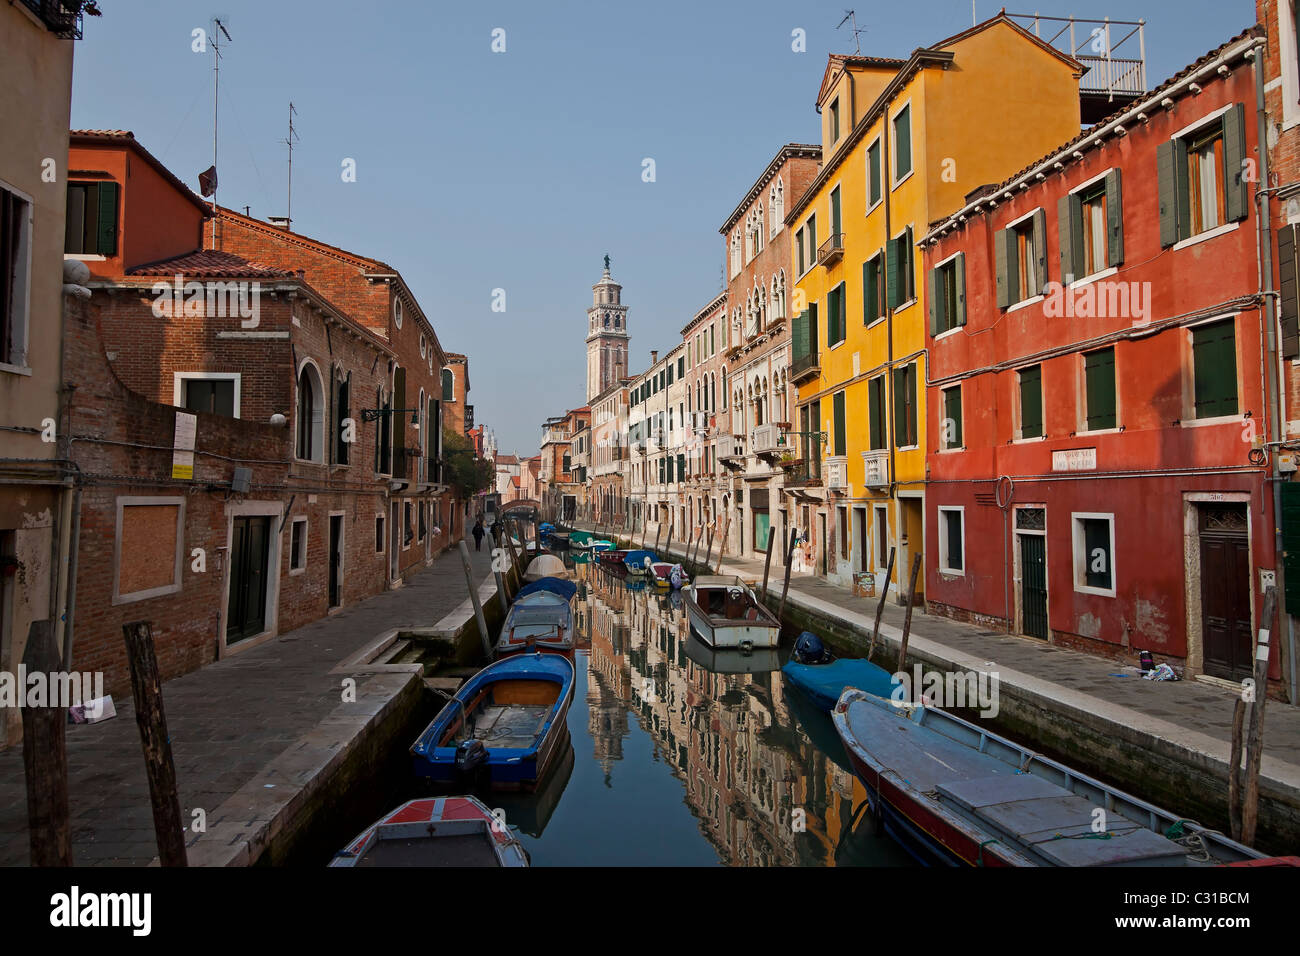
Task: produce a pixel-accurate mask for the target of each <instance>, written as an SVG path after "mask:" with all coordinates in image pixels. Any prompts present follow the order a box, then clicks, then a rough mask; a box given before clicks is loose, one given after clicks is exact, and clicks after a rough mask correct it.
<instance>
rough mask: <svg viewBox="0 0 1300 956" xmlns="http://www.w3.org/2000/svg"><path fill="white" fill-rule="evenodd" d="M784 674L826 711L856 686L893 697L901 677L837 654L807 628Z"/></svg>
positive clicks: (878, 694) (881, 668)
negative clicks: (834, 655) (845, 692)
mask: <svg viewBox="0 0 1300 956" xmlns="http://www.w3.org/2000/svg"><path fill="white" fill-rule="evenodd" d="M781 673H783V674H785V676H786V679H787V680H789V681H790V683H791V684H793V685H794V686H795V687H797V688H799V690H801V691H803V692H804V693H805V694H806V695H807V696H808V698H809V699H810V700H811V701H812V702H813V703H814V704H816V705H817V706H818V707H819V708H820V709H821V710H822V711H824V712H825V713H828V714H829V713H830V712H831V711H832V710H834V709H835V704H836V702H837V701H838V700H839V699H840V695H842V694H843V693H844V689H845V688H846V687H856V688H858V689H859V690H864V691H866V692H867V693H868V694H871V695H873V696H875V697H884V698H885V699H889V698H890V696H891V695H892V694H893V693H894V688H895V687H898V686H899V681H898V678H896V677H895V676H894V675H893V674H891V673H889V671H887V670H885V669H884V668H883V667H879V666H877V665H875V664H873V663H871V661H868V660H861V659H855V658H839V659H836V658H835V657H833V656H832V655H831V654H830V652H829V651H827V650H826V649H825V648H824V647H823V646H822V642H821V639H820V638H818V637H817V635H815V634H813V633H811V632H810V631H804V632H803V633H802V634H800V635H799V639H798V640H797V641H795V645H794V651H793V652H792V653H791V655H790V660H788V661H787V662H786V665H785V666H784V667H782V668H781Z"/></svg>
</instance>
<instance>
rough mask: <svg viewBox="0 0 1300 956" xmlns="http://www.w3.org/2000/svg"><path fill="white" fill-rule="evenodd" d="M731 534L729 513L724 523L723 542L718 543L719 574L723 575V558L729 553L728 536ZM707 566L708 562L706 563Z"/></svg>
mask: <svg viewBox="0 0 1300 956" xmlns="http://www.w3.org/2000/svg"><path fill="white" fill-rule="evenodd" d="M729 534H731V512H727V520H726V521H724V522H722V540H720V541H719V542H718V573H719V574H721V573H722V556H723V555H724V554H726V553H727V535H729ZM705 563H706V564H707V563H708V562H705Z"/></svg>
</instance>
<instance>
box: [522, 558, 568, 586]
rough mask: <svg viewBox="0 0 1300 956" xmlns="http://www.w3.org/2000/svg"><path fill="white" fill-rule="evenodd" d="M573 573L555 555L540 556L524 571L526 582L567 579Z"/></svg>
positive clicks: (529, 563) (530, 562)
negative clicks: (544, 579)
mask: <svg viewBox="0 0 1300 956" xmlns="http://www.w3.org/2000/svg"><path fill="white" fill-rule="evenodd" d="M570 573H571V572H569V570H568V569H566V568H565V567H564V562H563V561H561V560H560V559H559V558H557V557H556V556H555V555H553V554H539V555H538V556H537V557H535V558H533V560H531V561H529V562H528V570H526V571H524V580H525V581H540V580H541V579H542V578H567V577H568V576H569V574H570Z"/></svg>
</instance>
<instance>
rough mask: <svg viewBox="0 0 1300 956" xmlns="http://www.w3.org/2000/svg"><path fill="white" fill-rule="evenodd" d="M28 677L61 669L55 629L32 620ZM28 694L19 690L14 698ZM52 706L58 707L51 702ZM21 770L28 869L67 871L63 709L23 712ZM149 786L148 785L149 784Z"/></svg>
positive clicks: (69, 862)
mask: <svg viewBox="0 0 1300 956" xmlns="http://www.w3.org/2000/svg"><path fill="white" fill-rule="evenodd" d="M22 663H23V667H24V668H25V669H26V671H27V673H28V674H29V675H30V674H36V673H41V674H45V675H46V677H47V682H48V684H49V685H50V686H51V687H54V686H57V684H56V682H54V681H52V680H49V678H50V676H51V675H53V674H54V673H55V672H56V671H58V670H60V669H61V665H60V658H59V651H58V648H57V647H56V646H55V642H54V629H53V628H52V627H51V626H50V622H49V621H32V623H31V625H30V626H29V627H28V628H27V647H26V648H25V649H24V650H23V661H22ZM25 691H26V688H25V687H19V688H18V693H20V694H22V693H24V692H25ZM53 703H58V702H57V701H53ZM22 719H23V769H24V770H25V771H26V776H27V836H28V845H29V847H30V851H31V859H30V863H29V865H30V866H71V865H72V831H71V825H70V823H69V818H68V751H67V747H66V741H65V733H66V731H65V725H66V723H67V719H68V718H67V715H66V713H65V711H64V710H63V708H62V707H24V708H22ZM151 782H152V781H151Z"/></svg>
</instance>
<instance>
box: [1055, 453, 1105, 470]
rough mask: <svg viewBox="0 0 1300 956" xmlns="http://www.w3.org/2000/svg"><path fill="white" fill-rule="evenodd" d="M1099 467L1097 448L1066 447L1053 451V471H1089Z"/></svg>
mask: <svg viewBox="0 0 1300 956" xmlns="http://www.w3.org/2000/svg"><path fill="white" fill-rule="evenodd" d="M1096 467H1097V449H1095V448H1066V449H1063V450H1061V451H1054V452H1052V471H1089V470H1091V469H1093V468H1096Z"/></svg>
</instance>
